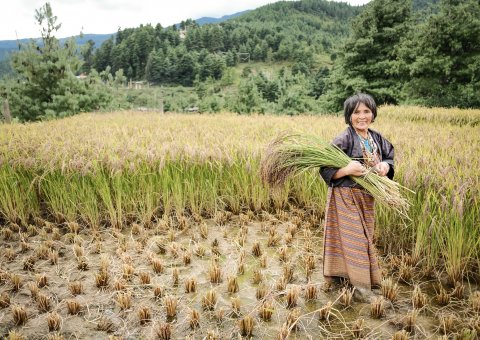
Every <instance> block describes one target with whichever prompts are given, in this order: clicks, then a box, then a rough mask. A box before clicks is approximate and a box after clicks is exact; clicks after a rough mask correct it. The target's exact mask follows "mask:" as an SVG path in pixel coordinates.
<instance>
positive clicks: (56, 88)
mask: <svg viewBox="0 0 480 340" xmlns="http://www.w3.org/2000/svg"><path fill="white" fill-rule="evenodd" d="M35 19H36V21H37V23H38V25H39V26H40V33H41V39H42V42H41V43H40V44H37V42H35V41H34V40H31V41H30V42H29V43H28V44H26V45H22V46H21V50H20V51H18V52H17V53H15V54H13V55H12V67H13V69H14V70H15V71H16V73H17V74H18V79H16V81H15V82H14V83H13V84H11V86H9V87H8V89H6V90H4V91H2V92H3V93H4V95H5V96H6V97H8V98H9V101H10V104H11V111H12V114H13V116H14V117H17V118H18V119H19V120H21V121H31V120H39V119H45V118H55V117H64V116H69V115H72V114H75V113H78V112H80V111H90V110H93V109H96V108H98V107H99V106H100V105H102V103H101V102H99V101H100V100H103V99H105V97H103V98H101V97H99V96H96V95H95V93H94V92H95V88H94V87H93V86H90V84H89V82H85V81H82V80H79V79H77V78H76V77H75V73H76V72H77V71H78V70H79V68H80V66H81V61H80V59H79V58H78V56H77V49H76V45H75V41H74V39H73V38H72V39H70V40H68V41H66V42H65V43H64V44H63V45H61V44H60V43H59V41H58V39H57V38H55V35H54V34H55V32H56V31H58V29H59V28H60V27H61V24H59V23H57V17H56V16H54V15H53V12H52V8H51V6H50V4H49V3H48V2H47V3H46V4H45V5H44V6H43V7H41V8H40V9H38V10H36V11H35Z"/></svg>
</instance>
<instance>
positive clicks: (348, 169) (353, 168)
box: [332, 161, 367, 179]
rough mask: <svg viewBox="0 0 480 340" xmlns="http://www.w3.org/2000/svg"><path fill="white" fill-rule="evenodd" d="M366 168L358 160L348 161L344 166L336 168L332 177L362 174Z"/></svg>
mask: <svg viewBox="0 0 480 340" xmlns="http://www.w3.org/2000/svg"><path fill="white" fill-rule="evenodd" d="M366 172H367V169H365V167H364V166H363V165H362V163H360V162H359V161H350V163H348V164H347V165H346V166H345V167H343V168H340V169H338V171H337V172H336V173H335V174H334V175H333V177H332V178H333V179H338V178H342V177H345V176H357V177H358V176H363V175H365V173H366Z"/></svg>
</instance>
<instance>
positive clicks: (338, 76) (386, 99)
mask: <svg viewBox="0 0 480 340" xmlns="http://www.w3.org/2000/svg"><path fill="white" fill-rule="evenodd" d="M410 18H411V3H410V1H404V0H374V1H372V2H371V3H369V4H368V5H367V8H366V9H365V10H364V11H363V12H362V13H361V14H360V15H359V16H358V17H357V18H356V19H355V22H354V24H353V27H352V33H351V36H350V38H349V39H348V41H347V43H346V44H345V48H344V51H343V55H342V56H341V57H340V58H339V59H338V60H337V64H336V65H335V68H334V70H333V72H332V74H331V76H330V80H329V83H328V85H327V92H326V94H325V96H324V97H323V98H322V101H323V103H324V106H325V107H326V108H327V109H328V110H330V111H337V110H339V109H340V108H341V104H342V103H343V100H345V98H347V97H348V96H350V95H351V94H353V93H355V92H360V91H361V92H368V93H370V94H372V95H374V97H375V99H376V100H377V102H378V103H379V104H384V103H394V104H396V103H398V100H399V97H400V90H401V83H400V82H399V80H398V78H397V76H396V74H394V72H393V70H394V67H395V65H396V62H397V57H398V55H397V51H396V49H395V46H396V45H397V44H398V43H399V42H400V40H401V39H402V37H404V36H405V35H406V34H407V33H408V29H409V27H410V25H411V21H410Z"/></svg>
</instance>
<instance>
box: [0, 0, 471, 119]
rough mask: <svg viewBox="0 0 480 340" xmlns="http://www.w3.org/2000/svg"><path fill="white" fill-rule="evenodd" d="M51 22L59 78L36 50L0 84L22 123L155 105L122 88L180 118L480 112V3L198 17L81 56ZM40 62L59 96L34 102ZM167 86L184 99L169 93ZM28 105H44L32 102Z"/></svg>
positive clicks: (300, 4)
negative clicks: (359, 100) (394, 109)
mask: <svg viewBox="0 0 480 340" xmlns="http://www.w3.org/2000/svg"><path fill="white" fill-rule="evenodd" d="M45 9H46V8H45ZM49 10H50V14H51V8H50V7H49ZM37 14H38V13H37ZM50 19H51V18H50ZM50 19H49V15H48V13H45V15H44V18H43V21H42V22H40V21H39V23H40V24H41V25H43V26H45V25H47V26H48V25H50V26H49V27H50V33H49V34H48V36H47V37H43V39H44V40H45V39H47V40H48V43H46V44H44V45H47V46H48V45H50V46H51V47H50V52H51V53H53V54H55V53H57V54H56V55H53V56H52V57H51V58H53V60H54V65H56V66H55V67H54V70H53V71H52V70H51V69H48V67H46V68H45V67H43V66H45V65H44V63H48V61H49V60H46V59H45V58H47V55H46V54H42V55H41V56H38V51H39V50H42V49H44V48H46V47H45V46H39V45H36V44H35V43H34V42H31V43H30V44H27V45H25V46H24V47H22V50H21V51H20V52H18V53H16V54H15V55H13V57H12V63H11V65H12V68H13V70H14V72H15V73H14V76H11V77H9V78H8V79H7V80H4V81H3V83H2V84H0V95H1V96H2V97H4V98H9V101H10V104H11V107H12V113H13V115H14V116H16V117H17V118H19V119H20V120H31V119H33V120H35V119H43V118H45V117H52V116H53V117H54V116H65V115H70V114H73V113H76V112H79V111H88V110H92V109H102V108H104V109H109V108H110V109H112V108H122V107H132V106H135V105H141V104H145V103H150V102H152V100H145V98H144V97H145V94H139V93H138V92H137V93H136V92H134V91H121V90H118V89H119V88H121V87H122V86H123V85H125V84H126V82H127V81H146V82H147V83H148V84H151V85H153V86H155V85H158V86H162V87H161V88H162V89H163V90H162V92H159V93H158V94H157V93H155V100H153V102H154V103H158V102H159V101H161V106H162V109H165V110H172V111H183V110H184V109H185V108H186V107H188V106H196V107H199V110H200V111H202V112H217V111H233V112H238V113H250V112H259V113H262V112H270V113H278V114H297V113H303V112H310V113H326V112H335V111H338V110H339V109H340V108H341V105H342V103H343V100H344V99H345V98H346V97H347V96H349V95H351V94H352V93H354V92H358V91H365V92H368V93H371V94H372V95H374V96H375V98H376V99H377V100H378V102H379V103H380V104H382V103H392V104H412V103H413V104H420V105H428V106H459V107H479V106H480V99H479V98H478V96H476V93H478V91H479V90H480V4H479V2H478V0H464V1H460V0H440V1H438V0H414V1H405V0H373V1H371V2H370V3H368V4H367V5H365V6H361V7H356V6H350V5H348V4H345V3H336V2H331V1H324V0H302V1H292V2H290V1H288V2H277V3H273V4H270V5H267V6H263V7H261V8H258V9H256V10H253V11H249V12H247V13H245V14H243V15H241V16H238V17H235V18H233V19H230V20H227V21H225V22H221V23H217V24H206V25H199V24H198V23H197V22H195V21H194V20H191V19H188V20H185V21H182V22H181V23H180V25H173V26H170V27H162V26H161V25H160V24H156V25H155V26H153V25H150V24H146V25H141V26H140V27H137V28H126V29H120V30H119V31H118V32H117V33H116V34H115V35H113V36H112V37H111V38H110V39H108V40H106V41H105V42H104V43H103V44H102V45H101V46H95V43H94V42H93V41H88V42H87V43H86V44H85V45H83V46H81V48H77V52H76V53H74V52H73V51H72V48H74V46H73V43H72V42H71V41H70V42H69V43H65V44H60V43H58V41H56V42H55V40H54V34H55V29H54V28H55V23H51V22H50V23H49V20H50ZM75 48H76V47H75ZM62 51H63V52H62ZM54 52H55V53H54ZM69 58H70V59H71V58H73V59H75V61H74V62H72V61H71V60H70V59H69ZM47 59H48V58H47ZM35 60H36V62H37V64H38V65H37V67H38V68H39V70H43V71H44V72H50V73H49V74H50V75H49V77H50V78H48V77H47V78H48V79H50V81H55V82H56V85H49V84H40V87H41V88H45V86H46V87H47V88H52V89H51V91H50V93H48V94H41V95H39V94H35V93H36V92H35V86H33V85H32V84H25V83H22V82H21V81H19V80H20V79H27V80H28V81H29V82H31V81H32V79H37V78H38V79H39V80H38V81H39V82H41V81H42V80H41V79H43V80H44V79H45V77H43V78H42V77H38V73H39V71H35V72H33V73H35V74H33V73H32V69H33V68H32V65H31V64H29V63H33V62H34V61H35ZM68 60H70V61H68ZM50 61H51V60H50ZM62 62H63V64H62ZM25 63H27V64H28V65H24V64H25ZM42 65H43V66H42ZM50 65H52V64H51V63H50ZM67 70H69V71H70V75H68V76H67V73H68V72H66V71H67ZM52 72H53V73H55V72H57V73H56V74H57V75H58V78H54V77H53V78H52ZM80 73H84V74H87V75H88V78H87V80H86V81H83V83H82V84H80V85H79V84H77V83H78V81H77V82H75V81H73V79H75V78H74V77H73V78H72V76H73V74H76V75H78V74H80ZM62 77H63V78H62ZM15 79H16V81H15ZM65 79H69V80H68V81H65ZM62 82H66V83H67V84H68V88H67V89H65V88H63V87H62V86H60V85H58V84H61V83H62ZM37 85H38V84H37ZM179 86H180V87H179ZM26 87H31V88H30V89H29V90H28V91H26V90H25V88H26ZM182 87H183V88H184V90H182ZM37 88H38V86H37ZM165 88H170V89H173V90H172V91H170V92H169V93H170V95H168V96H167V95H166V94H165V90H164V89H165ZM73 89H76V90H75V91H77V90H78V91H80V92H75V91H74V90H73ZM112 89H113V90H112ZM114 89H117V90H116V91H115V90H114ZM25 91H26V92H25ZM32 91H33V92H32ZM98 92H100V93H101V94H99V93H98ZM147 92H148V91H145V93H147ZM150 92H151V93H154V91H151V90H150ZM150 92H148V93H150ZM79 93H80V94H79ZM175 93H178V96H175ZM24 95H30V96H37V95H39V96H41V97H42V99H41V101H38V100H37V99H38V98H32V99H31V100H29V101H25V100H23V99H21V98H22V96H24ZM157 95H158V96H159V97H161V99H160V100H158V98H157ZM142 96H143V102H142V101H139V98H140V97H142ZM179 97H186V99H185V98H179ZM62 98H63V99H62ZM87 98H88V99H87ZM112 103H113V104H112Z"/></svg>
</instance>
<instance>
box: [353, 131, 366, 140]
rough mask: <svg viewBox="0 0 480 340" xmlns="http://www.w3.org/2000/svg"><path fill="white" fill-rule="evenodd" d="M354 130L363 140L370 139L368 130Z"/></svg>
mask: <svg viewBox="0 0 480 340" xmlns="http://www.w3.org/2000/svg"><path fill="white" fill-rule="evenodd" d="M354 130H355V132H356V133H357V134H358V135H359V136H362V137H363V138H367V137H368V130H357V129H354Z"/></svg>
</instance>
